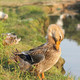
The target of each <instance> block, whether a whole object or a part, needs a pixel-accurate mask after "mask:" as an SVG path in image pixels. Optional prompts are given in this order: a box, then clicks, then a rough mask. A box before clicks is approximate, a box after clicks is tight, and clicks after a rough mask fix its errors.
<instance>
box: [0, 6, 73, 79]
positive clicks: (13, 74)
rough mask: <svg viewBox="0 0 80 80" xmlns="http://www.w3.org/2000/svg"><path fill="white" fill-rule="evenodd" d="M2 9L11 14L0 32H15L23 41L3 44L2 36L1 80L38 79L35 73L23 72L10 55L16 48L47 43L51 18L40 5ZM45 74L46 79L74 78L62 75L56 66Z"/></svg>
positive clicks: (24, 48) (0, 46) (0, 48)
mask: <svg viewBox="0 0 80 80" xmlns="http://www.w3.org/2000/svg"><path fill="white" fill-rule="evenodd" d="M0 9H2V10H3V11H4V12H5V13H8V14H9V18H8V20H6V21H5V22H2V21H0V34H1V33H6V32H7V33H8V32H9V33H11V32H13V33H15V34H16V35H18V37H21V42H20V43H19V44H17V45H12V46H3V45H2V40H3V38H2V36H1V37H0V40H1V41H0V80H36V77H35V76H34V75H33V74H30V73H28V72H27V71H26V73H24V72H21V71H20V68H19V67H18V65H17V64H16V63H14V62H13V61H12V60H11V58H10V57H11V55H12V51H13V50H15V49H16V48H17V49H18V50H19V51H20V52H21V51H25V50H29V49H31V48H33V47H36V46H39V45H41V44H43V43H45V42H46V40H45V37H44V35H45V34H44V33H45V31H46V29H47V26H48V23H49V18H48V17H47V16H46V14H45V13H44V11H42V9H41V8H40V7H39V6H22V7H14V8H12V7H0ZM45 75H46V79H45V80H73V79H71V78H70V79H69V78H68V76H64V75H62V74H61V72H60V70H57V68H56V67H53V68H52V69H50V70H49V71H47V72H46V73H45ZM37 80H39V79H38V78H37Z"/></svg>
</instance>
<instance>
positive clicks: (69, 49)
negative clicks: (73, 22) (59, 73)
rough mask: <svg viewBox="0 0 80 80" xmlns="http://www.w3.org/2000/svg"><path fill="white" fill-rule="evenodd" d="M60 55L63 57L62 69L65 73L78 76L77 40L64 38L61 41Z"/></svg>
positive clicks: (78, 47)
mask: <svg viewBox="0 0 80 80" xmlns="http://www.w3.org/2000/svg"><path fill="white" fill-rule="evenodd" d="M60 46H61V48H62V55H61V56H62V57H63V58H64V59H65V64H64V69H65V71H66V73H70V74H71V75H73V76H76V77H80V46H79V45H78V44H77V42H75V41H73V40H69V39H64V40H63V41H62V43H61V45H60Z"/></svg>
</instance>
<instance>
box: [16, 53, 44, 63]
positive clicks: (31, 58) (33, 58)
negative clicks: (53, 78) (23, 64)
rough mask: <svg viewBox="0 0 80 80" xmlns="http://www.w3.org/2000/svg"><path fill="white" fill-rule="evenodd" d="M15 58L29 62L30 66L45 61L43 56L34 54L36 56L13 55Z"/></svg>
mask: <svg viewBox="0 0 80 80" xmlns="http://www.w3.org/2000/svg"><path fill="white" fill-rule="evenodd" d="M15 56H19V57H20V58H21V59H23V60H24V61H27V62H29V63H30V64H35V63H39V62H41V61H43V60H44V59H45V56H44V55H43V54H36V55H29V54H15Z"/></svg>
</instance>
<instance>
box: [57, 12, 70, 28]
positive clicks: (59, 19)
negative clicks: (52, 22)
mask: <svg viewBox="0 0 80 80" xmlns="http://www.w3.org/2000/svg"><path fill="white" fill-rule="evenodd" d="M69 16H70V14H67V13H64V14H61V15H60V17H59V18H58V20H57V22H56V24H57V25H58V26H60V27H61V28H63V25H64V24H63V20H64V19H65V18H66V17H69Z"/></svg>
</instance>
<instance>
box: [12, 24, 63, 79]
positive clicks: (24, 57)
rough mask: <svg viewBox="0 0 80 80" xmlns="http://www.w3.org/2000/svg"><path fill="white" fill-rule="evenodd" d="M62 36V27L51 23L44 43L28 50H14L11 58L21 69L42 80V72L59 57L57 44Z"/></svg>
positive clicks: (59, 50)
mask: <svg viewBox="0 0 80 80" xmlns="http://www.w3.org/2000/svg"><path fill="white" fill-rule="evenodd" d="M63 38H64V31H63V29H62V28H61V27H59V26H58V25H56V24H51V25H49V27H48V30H47V38H46V43H44V44H42V45H40V46H38V47H36V48H33V49H30V50H28V51H23V52H19V51H18V50H16V52H13V58H12V59H13V60H14V62H15V63H18V65H19V67H20V69H21V71H24V72H25V71H29V72H34V73H35V74H36V76H37V77H38V78H39V79H40V80H43V79H44V78H45V76H44V72H46V71H47V70H49V69H50V68H51V67H52V66H53V65H55V64H56V63H57V61H58V60H59V58H60V55H61V47H60V46H59V45H60V43H61V41H62V40H63ZM40 75H42V76H41V77H40Z"/></svg>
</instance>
